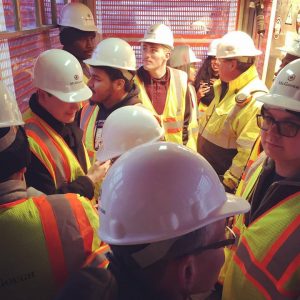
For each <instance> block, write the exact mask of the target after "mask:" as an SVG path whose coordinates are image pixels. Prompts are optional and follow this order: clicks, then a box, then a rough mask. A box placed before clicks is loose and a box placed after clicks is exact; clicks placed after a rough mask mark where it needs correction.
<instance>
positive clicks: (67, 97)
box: [43, 85, 93, 103]
mask: <svg viewBox="0 0 300 300" xmlns="http://www.w3.org/2000/svg"><path fill="white" fill-rule="evenodd" d="M43 90H45V91H46V92H48V93H50V94H52V95H54V96H55V97H57V98H58V99H59V100H61V101H63V102H67V103H77V102H81V101H86V100H88V99H90V98H91V97H92V95H93V92H92V91H91V89H90V88H89V87H88V86H87V85H86V86H84V87H82V88H81V89H79V90H77V91H73V92H69V93H64V92H61V91H56V90H51V89H43Z"/></svg>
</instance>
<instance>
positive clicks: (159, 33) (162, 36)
mask: <svg viewBox="0 0 300 300" xmlns="http://www.w3.org/2000/svg"><path fill="white" fill-rule="evenodd" d="M140 42H142V43H154V44H160V45H164V46H167V47H169V48H171V49H173V48H174V37H173V33H172V31H171V29H170V27H168V26H167V25H165V24H154V25H152V26H150V27H149V28H148V29H147V31H146V33H145V35H144V38H143V39H141V40H140Z"/></svg>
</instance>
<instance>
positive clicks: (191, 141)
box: [186, 83, 199, 151]
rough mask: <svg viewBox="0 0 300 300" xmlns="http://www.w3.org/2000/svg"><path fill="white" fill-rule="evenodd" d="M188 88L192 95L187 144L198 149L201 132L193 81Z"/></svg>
mask: <svg viewBox="0 0 300 300" xmlns="http://www.w3.org/2000/svg"><path fill="white" fill-rule="evenodd" d="M188 89H189V92H190V96H191V104H190V120H189V125H188V142H187V144H186V146H187V147H189V148H191V149H193V150H194V151H197V139H198V133H199V125H198V108H197V95H196V91H195V87H194V86H193V85H192V84H191V83H188Z"/></svg>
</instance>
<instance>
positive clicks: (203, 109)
mask: <svg viewBox="0 0 300 300" xmlns="http://www.w3.org/2000/svg"><path fill="white" fill-rule="evenodd" d="M207 107H208V106H207V105H205V104H204V103H202V102H201V100H200V103H199V105H198V116H199V119H200V118H201V117H202V116H203V115H204V113H205V112H206V110H207Z"/></svg>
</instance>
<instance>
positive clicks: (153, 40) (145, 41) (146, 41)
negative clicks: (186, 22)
mask: <svg viewBox="0 0 300 300" xmlns="http://www.w3.org/2000/svg"><path fill="white" fill-rule="evenodd" d="M139 42H140V43H152V44H158V45H162V46H165V47H168V48H170V49H172V50H173V49H174V46H170V45H168V44H163V43H161V42H160V43H158V42H157V40H155V39H147V38H145V39H141V40H139Z"/></svg>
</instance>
